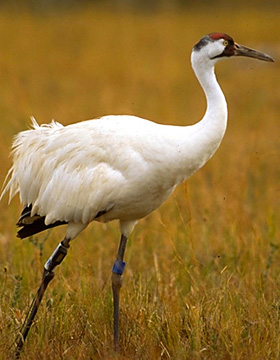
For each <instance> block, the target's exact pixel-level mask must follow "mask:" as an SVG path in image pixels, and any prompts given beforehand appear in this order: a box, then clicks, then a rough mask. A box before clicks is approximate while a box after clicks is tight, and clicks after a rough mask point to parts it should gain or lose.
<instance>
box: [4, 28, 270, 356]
mask: <svg viewBox="0 0 280 360" xmlns="http://www.w3.org/2000/svg"><path fill="white" fill-rule="evenodd" d="M231 56H247V57H251V58H255V59H259V60H264V61H273V59H272V58H271V57H270V56H268V55H266V54H264V53H261V52H258V51H256V50H252V49H249V48H247V47H245V46H242V45H238V44H237V43H235V42H234V40H233V39H232V38H231V37H230V36H228V35H226V34H223V33H211V34H209V35H207V36H204V37H203V38H202V39H201V40H200V41H199V42H198V43H197V44H196V45H195V46H194V48H193V51H192V54H191V63H192V67H193V70H194V72H195V74H196V76H197V78H198V81H199V82H200V84H201V86H202V88H203V90H204V93H205V96H206V99H207V110H206V113H205V115H204V117H203V119H202V120H201V121H199V122H198V123H196V124H195V125H192V126H183V127H182V126H169V125H161V124H157V123H154V122H152V121H148V120H145V119H141V118H138V117H135V116H127V115H122V116H120V115H115V116H105V117H102V118H100V119H96V120H89V121H83V122H79V123H76V124H72V125H68V126H65V127H64V126H62V125H61V124H59V123H57V122H54V121H53V122H52V123H51V124H48V125H41V126H39V125H38V124H37V122H36V121H35V119H33V120H32V122H33V128H32V129H31V130H27V131H23V132H21V133H19V134H18V135H17V136H16V138H15V140H14V143H13V151H12V154H13V165H12V167H11V169H10V171H9V173H8V175H7V178H9V177H10V179H9V180H7V184H6V186H5V188H4V190H3V192H2V195H1V198H2V197H3V196H4V194H6V193H7V192H8V191H9V193H10V200H11V198H12V197H13V196H14V195H16V194H17V193H19V197H20V201H21V202H22V204H23V211H22V214H21V216H20V219H19V221H18V223H17V225H18V226H19V227H20V228H21V229H20V230H19V231H18V237H20V238H21V239H23V238H25V237H28V236H31V235H34V234H37V233H39V232H41V231H43V230H45V229H48V228H51V227H55V226H58V225H61V224H67V228H66V234H65V238H64V239H63V241H62V242H61V243H60V244H59V245H58V247H57V248H56V250H55V251H54V253H53V254H52V255H51V257H50V258H49V260H48V261H47V262H46V264H45V266H44V271H43V278H42V283H41V286H40V287H39V290H38V293H37V295H36V299H35V301H34V305H33V307H32V309H31V313H30V315H29V317H28V319H27V322H26V323H25V325H24V327H23V329H22V331H21V335H20V338H19V339H18V341H17V353H18V354H19V352H20V350H21V348H22V346H23V342H24V340H25V338H26V336H27V333H28V331H29V328H30V326H31V324H32V321H33V318H34V317H35V314H36V312H37V308H38V306H39V303H40V301H41V299H42V296H43V293H44V291H45V289H46V287H47V285H48V283H49V282H50V280H51V279H52V278H53V276H54V272H53V271H54V268H55V267H56V266H57V265H58V264H60V263H61V261H62V260H63V258H64V257H65V256H66V254H67V251H68V248H69V243H70V241H71V240H73V239H74V238H75V237H76V236H77V235H78V234H79V233H80V232H81V231H82V230H84V229H85V228H86V226H87V225H88V224H89V223H90V222H92V221H99V222H107V221H111V220H115V219H118V220H119V224H120V230H121V240H120V245H119V250H118V253H117V259H116V261H115V263H114V265H113V269H112V288H113V299H114V344H115V349H116V350H117V349H118V346H119V345H118V344H119V293H120V288H121V285H122V284H121V283H122V274H123V271H124V267H125V263H124V261H123V259H124V252H125V247H126V242H127V239H128V237H129V235H130V234H131V232H132V231H133V228H134V226H135V225H136V223H137V221H138V219H141V218H143V217H145V216H147V215H148V214H150V213H151V212H152V211H154V210H155V209H157V208H158V207H159V206H161V205H162V204H163V203H164V202H165V200H166V199H167V198H168V197H169V196H170V195H171V193H172V192H173V190H174V189H175V188H176V186H177V185H178V184H180V183H181V182H182V181H184V180H185V179H187V178H189V177H190V176H191V175H192V174H194V173H195V172H196V171H197V170H199V169H200V168H201V167H202V166H203V165H204V164H205V163H206V162H207V161H208V160H209V159H210V158H211V157H212V156H213V154H214V153H215V151H216V150H217V148H218V147H219V145H220V143H221V140H222V138H223V136H224V133H225V130H226V125H227V104H226V100H225V97H224V95H223V92H222V90H221V88H220V86H219V84H218V82H217V80H216V77H215V73H214V65H215V64H216V63H217V62H218V61H219V60H222V59H225V58H228V57H231Z"/></svg>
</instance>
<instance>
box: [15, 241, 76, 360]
mask: <svg viewBox="0 0 280 360" xmlns="http://www.w3.org/2000/svg"><path fill="white" fill-rule="evenodd" d="M69 242H70V239H67V238H65V239H64V240H63V241H62V242H61V243H60V244H59V245H58V247H57V248H56V249H55V251H54V252H53V253H52V255H51V256H50V258H49V260H48V261H47V262H46V264H45V266H44V270H43V276H42V281H41V284H40V287H39V289H38V291H37V294H36V296H35V298H34V300H33V302H32V304H31V308H30V310H29V312H28V314H27V316H26V319H25V321H24V324H23V327H22V329H21V332H20V334H19V336H18V338H17V340H16V354H15V355H16V359H18V358H19V356H20V351H21V349H22V347H23V344H24V341H25V339H26V337H27V335H28V332H29V330H30V327H31V325H32V323H33V320H34V318H35V316H36V313H37V311H38V308H39V305H40V303H41V301H42V298H43V295H44V293H45V290H46V288H47V286H48V284H49V283H50V281H51V280H52V279H53V278H54V275H55V274H54V272H53V270H54V269H55V267H56V266H57V265H59V264H60V263H61V262H62V260H63V259H64V258H65V256H66V255H67V251H68V249H69V247H70V245H69Z"/></svg>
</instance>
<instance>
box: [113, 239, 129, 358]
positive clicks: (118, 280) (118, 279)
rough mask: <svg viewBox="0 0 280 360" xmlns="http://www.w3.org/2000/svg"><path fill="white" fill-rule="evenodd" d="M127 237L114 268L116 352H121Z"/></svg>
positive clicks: (122, 242) (121, 242)
mask: <svg viewBox="0 0 280 360" xmlns="http://www.w3.org/2000/svg"><path fill="white" fill-rule="evenodd" d="M126 243H127V237H126V236H124V235H122V236H121V241H120V245H119V250H118V255H117V259H116V261H115V262H114V265H113V268H112V289H113V301H114V346H115V351H119V302H120V289H121V286H122V274H123V271H124V268H125V262H124V261H123V258H124V252H125V247H126Z"/></svg>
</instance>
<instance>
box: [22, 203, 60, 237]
mask: <svg viewBox="0 0 280 360" xmlns="http://www.w3.org/2000/svg"><path fill="white" fill-rule="evenodd" d="M31 210H32V205H29V206H26V207H25V208H24V209H23V211H22V213H21V215H20V218H19V220H18V222H17V226H18V227H21V229H20V230H19V231H18V232H17V237H19V238H20V239H25V238H27V237H29V236H31V235H35V234H38V233H39V232H41V231H44V230H47V229H51V228H53V227H56V226H59V225H65V224H67V222H66V221H56V222H54V223H53V224H49V225H46V224H45V216H40V215H33V216H31Z"/></svg>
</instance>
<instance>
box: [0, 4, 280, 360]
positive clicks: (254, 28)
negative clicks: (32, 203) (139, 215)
mask: <svg viewBox="0 0 280 360" xmlns="http://www.w3.org/2000/svg"><path fill="white" fill-rule="evenodd" d="M279 15H280V14H279V8H274V9H273V10H271V9H269V8H267V9H262V10H261V11H260V10H259V9H257V8H250V9H248V8H236V9H234V8H233V7H228V8H223V7H219V8H218V9H217V8H216V9H215V10H214V9H213V8H210V7H205V8H203V7H197V6H193V7H192V8H191V9H186V10H185V11H184V12H181V13H176V12H171V13H165V12H163V13H158V14H157V13H154V14H148V13H129V12H118V13H112V12H110V11H106V10H102V9H100V8H99V9H97V8H91V7H88V8H81V9H80V10H79V9H75V12H74V11H73V12H71V11H69V12H58V13H54V12H53V13H48V14H40V13H36V14H35V13H30V12H27V11H22V12H21V13H17V12H15V11H14V10H13V11H8V10H6V11H4V10H2V13H0V47H1V52H0V53H1V55H0V79H1V96H0V114H1V122H0V136H1V142H0V150H1V164H2V165H1V174H0V177H1V179H0V180H1V181H4V177H5V174H6V172H7V170H8V168H9V166H10V165H11V161H10V159H9V158H8V153H9V147H10V144H11V141H12V136H13V135H14V134H15V133H17V132H18V131H21V130H24V129H25V128H26V125H28V124H29V120H28V117H29V116H30V115H34V116H35V117H36V118H37V120H38V122H39V123H46V122H49V121H50V120H51V119H52V118H55V119H56V120H57V121H60V122H61V123H63V124H68V123H72V122H76V121H79V120H83V119H88V118H92V117H96V116H99V115H103V114H109V113H112V114H120V113H125V114H128V113H129V114H135V115H139V116H142V117H145V118H148V119H152V120H155V121H158V122H161V123H173V124H180V125H184V124H192V123H194V122H196V121H198V120H199V119H200V118H201V117H202V116H203V113H204V110H205V100H204V98H203V94H202V91H201V89H200V87H199V85H198V83H197V81H196V79H195V77H194V75H193V73H192V71H191V68H190V65H189V54H190V50H191V47H192V46H193V44H194V42H196V41H197V40H199V39H200V37H201V36H202V35H204V34H206V33H209V32H212V31H223V32H227V33H229V34H230V35H232V36H233V37H234V38H235V39H236V40H237V41H240V43H244V44H245V45H248V46H251V47H255V48H257V49H259V50H263V51H267V52H268V53H270V54H271V55H272V56H274V57H275V58H276V60H277V58H278V59H279V53H280V48H279V35H278V34H279V30H280V28H279ZM217 75H218V78H219V81H220V83H221V85H222V88H223V89H224V91H225V94H226V97H227V100H228V105H229V126H228V130H227V133H226V136H225V139H224V141H223V143H222V145H221V147H220V149H219V150H218V152H217V154H216V155H215V156H214V158H213V159H212V160H211V161H210V162H209V163H208V164H207V165H206V166H205V167H204V168H203V169H202V170H201V171H200V172H199V173H197V174H196V175H195V176H193V178H191V179H190V180H189V181H188V182H187V183H186V184H183V185H182V186H180V187H179V188H178V189H177V190H176V192H175V193H174V195H173V196H172V197H171V199H170V200H168V201H167V203H166V204H165V205H164V206H163V207H162V208H161V209H159V210H158V211H157V212H155V213H153V214H151V215H150V216H149V217H148V218H146V219H144V220H141V221H140V223H139V225H138V227H137V228H136V230H135V231H134V233H133V235H132V237H131V239H130V241H129V244H128V249H127V253H126V261H127V268H126V271H125V274H124V286H123V289H122V292H121V349H122V352H121V355H116V354H114V353H113V351H112V297H111V287H110V271H111V266H112V263H113V261H114V258H115V253H116V250H117V245H118V240H119V231H118V227H117V224H116V223H110V224H106V225H104V224H92V225H91V226H89V227H88V228H87V229H86V230H85V231H84V232H83V234H81V235H80V236H79V238H78V239H76V240H75V241H73V243H72V245H71V250H70V252H69V255H68V256H67V259H66V260H65V261H64V263H63V264H62V265H61V267H60V268H59V269H57V271H56V277H55V280H54V281H53V282H52V283H51V284H50V287H49V289H48V290H47V293H46V295H45V298H44V300H43V303H42V306H41V308H40V311H39V313H38V317H37V319H36V322H35V324H34V326H33V327H32V329H31V331H30V334H29V337H28V341H27V343H26V344H25V347H24V351H23V354H22V359H31V360H33V359H34V360H35V359H40V360H43V359H75V360H84V359H178V360H182V359H278V358H279V357H280V337H279V332H280V329H279V324H280V323H279V319H280V301H279V299H280V291H279V289H280V277H279V260H280V251H279V230H278V224H279V221H280V219H279V214H280V211H279V210H280V209H279V207H280V206H279V180H280V167H279V150H280V143H279V103H280V92H279V76H278V75H279V62H278V63H277V62H276V63H275V64H267V63H262V62H257V61H253V60H248V59H234V60H231V61H226V62H223V63H221V64H219V65H218V66H217ZM0 206H1V216H0V264H1V267H0V335H1V336H0V352H1V354H2V355H1V357H3V359H6V358H7V359H8V358H9V354H10V346H11V345H12V343H13V340H14V338H15V337H16V334H17V331H18V329H19V328H20V326H21V324H22V322H23V320H24V317H25V314H26V310H27V308H28V305H29V304H30V302H31V299H32V298H33V296H34V294H35V291H36V289H37V286H38V284H39V282H40V278H41V272H42V268H43V264H44V262H45V261H46V259H47V258H48V256H49V255H50V254H51V252H52V251H53V249H54V248H55V246H56V245H57V243H58V241H60V240H61V239H62V238H63V234H64V232H63V229H55V230H53V231H52V232H49V233H46V234H41V235H39V236H37V237H34V238H32V239H30V240H24V241H20V240H18V239H16V238H15V233H16V228H15V225H14V224H15V223H16V220H17V218H18V214H19V212H20V205H19V202H18V201H17V200H14V201H13V202H12V204H11V205H10V206H9V207H7V203H6V199H5V200H4V201H2V202H1V204H0Z"/></svg>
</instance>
